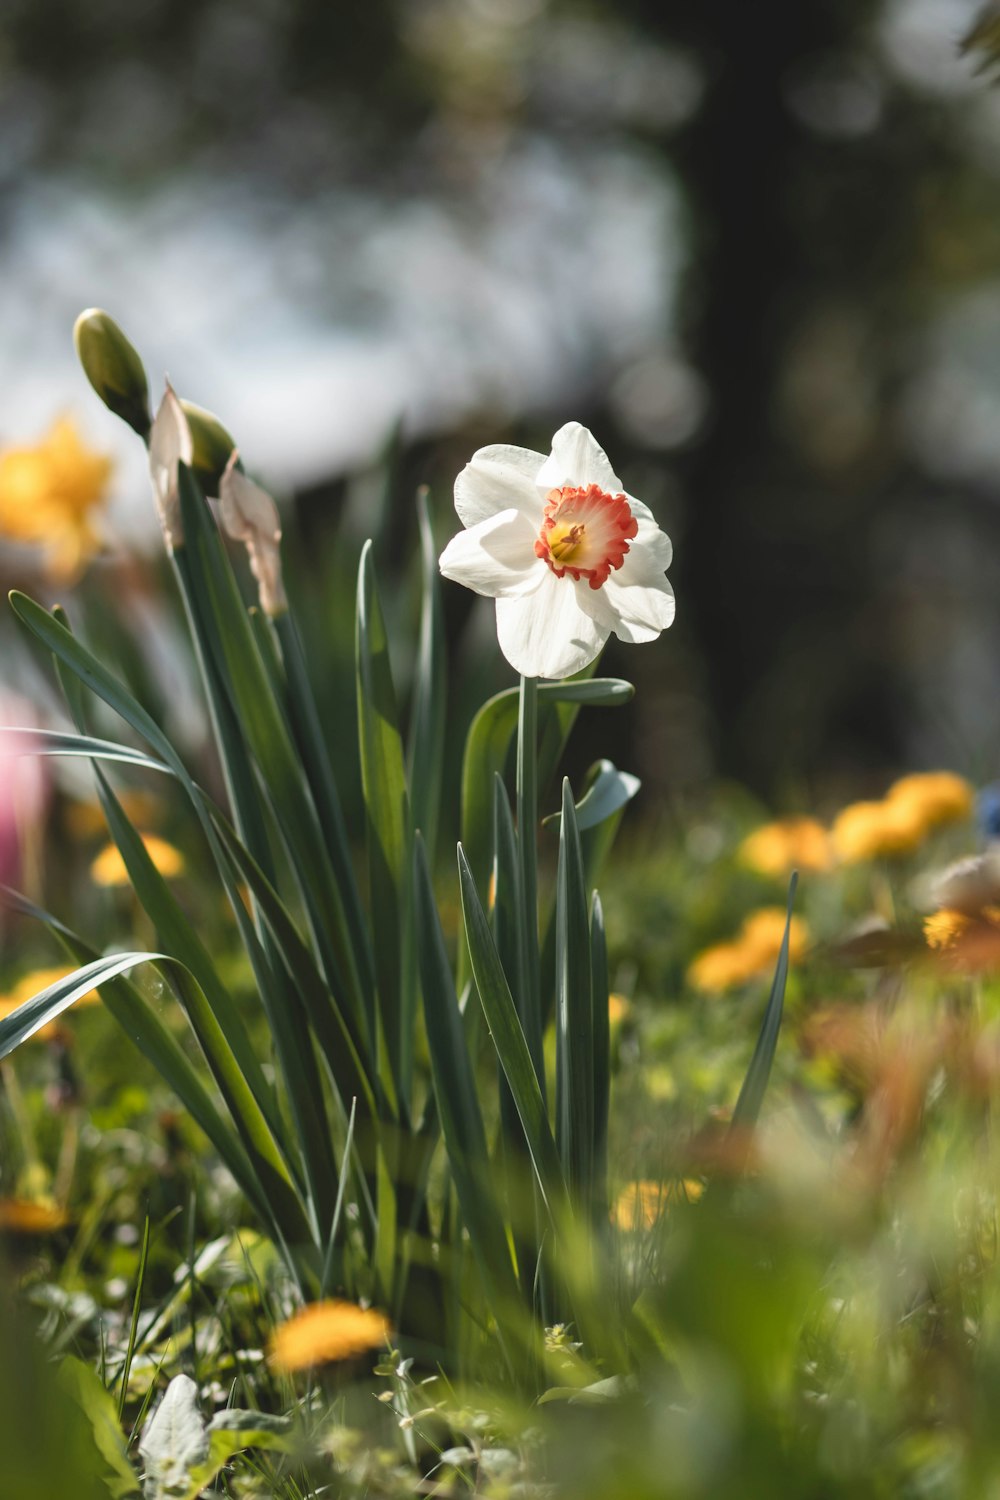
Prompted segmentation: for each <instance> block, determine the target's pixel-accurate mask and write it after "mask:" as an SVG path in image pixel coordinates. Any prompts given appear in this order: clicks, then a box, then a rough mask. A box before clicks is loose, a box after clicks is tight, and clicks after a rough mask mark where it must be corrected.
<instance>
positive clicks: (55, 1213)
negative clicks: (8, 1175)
mask: <svg viewBox="0 0 1000 1500" xmlns="http://www.w3.org/2000/svg"><path fill="white" fill-rule="evenodd" d="M68 1223H69V1214H68V1213H67V1212H66V1210H65V1209H63V1208H57V1207H56V1205H55V1204H54V1203H53V1202H51V1200H48V1199H35V1198H0V1231H2V1230H6V1231H7V1232H8V1233H9V1234H55V1233H56V1232H57V1231H58V1230H60V1229H65V1228H66V1225H67V1224H68Z"/></svg>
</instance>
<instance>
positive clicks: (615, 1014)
mask: <svg viewBox="0 0 1000 1500" xmlns="http://www.w3.org/2000/svg"><path fill="white" fill-rule="evenodd" d="M631 1013H632V1002H631V1000H628V999H626V997H625V996H624V995H614V994H612V995H609V996H608V1022H609V1024H610V1025H611V1026H620V1025H621V1023H622V1022H623V1021H624V1020H626V1018H627V1017H628V1016H630V1015H631Z"/></svg>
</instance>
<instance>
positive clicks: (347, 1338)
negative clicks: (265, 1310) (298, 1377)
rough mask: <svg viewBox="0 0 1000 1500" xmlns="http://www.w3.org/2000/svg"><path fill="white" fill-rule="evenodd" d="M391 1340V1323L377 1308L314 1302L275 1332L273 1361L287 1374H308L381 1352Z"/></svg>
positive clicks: (271, 1357) (272, 1347)
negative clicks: (320, 1367) (313, 1369)
mask: <svg viewBox="0 0 1000 1500" xmlns="http://www.w3.org/2000/svg"><path fill="white" fill-rule="evenodd" d="M388 1337H389V1323H388V1320H387V1319H386V1318H385V1316H384V1315H383V1314H382V1313H380V1312H376V1311H375V1309H374V1308H364V1307H358V1306H356V1304H355V1303H353V1302H338V1301H334V1300H330V1301H326V1302H314V1303H313V1304H312V1306H310V1307H304V1308H302V1310H301V1311H300V1312H297V1313H295V1314H293V1316H292V1317H290V1318H289V1319H288V1320H287V1322H285V1323H282V1324H280V1325H279V1326H278V1327H277V1328H276V1329H275V1330H274V1335H273V1337H272V1339H271V1348H270V1360H271V1363H272V1364H273V1365H274V1366H275V1368H276V1369H279V1370H283V1371H285V1372H286V1373H288V1372H290V1371H292V1370H307V1369H309V1368H310V1367H311V1366H312V1365H325V1364H330V1363H331V1362H332V1361H334V1360H338V1359H351V1358H352V1357H353V1356H354V1355H355V1354H363V1353H364V1351H365V1350H366V1349H378V1348H380V1347H382V1346H384V1345H385V1343H386V1341H387V1340H388Z"/></svg>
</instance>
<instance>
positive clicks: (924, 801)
mask: <svg viewBox="0 0 1000 1500" xmlns="http://www.w3.org/2000/svg"><path fill="white" fill-rule="evenodd" d="M887 801H889V802H891V803H895V804H898V805H901V806H907V807H909V808H910V809H911V811H912V812H913V813H914V814H915V815H916V816H918V817H919V818H921V819H922V820H923V824H924V828H925V829H931V828H937V827H939V826H940V825H941V824H942V823H958V822H960V821H961V820H962V819H963V818H968V817H969V816H970V815H971V813H972V809H973V805H974V802H975V792H974V791H973V789H972V787H971V786H970V785H969V783H968V782H967V781H966V780H965V778H964V777H963V776H956V775H955V773H954V772H953V771H922V772H919V773H917V774H915V775H913V776H903V777H902V778H901V779H900V780H899V781H896V782H894V783H893V785H892V786H891V787H890V788H889V791H888V793H887Z"/></svg>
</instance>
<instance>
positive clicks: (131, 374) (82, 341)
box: [73, 307, 150, 441]
mask: <svg viewBox="0 0 1000 1500" xmlns="http://www.w3.org/2000/svg"><path fill="white" fill-rule="evenodd" d="M73 343H74V344H75V345H76V352H77V356H78V358H79V360H80V363H81V365H82V366H83V373H84V374H85V375H86V377H87V379H88V380H89V381H90V383H91V385H92V386H93V387H94V390H95V391H96V392H97V394H98V395H99V396H100V398H101V400H102V401H103V402H104V404H105V406H106V407H107V408H108V410H109V411H113V412H114V414H115V416H116V417H121V419H122V421H123V422H127V423H128V425H129V426H130V427H131V428H132V429H133V430H134V431H135V432H137V433H138V434H139V436H140V437H141V438H142V439H143V441H145V440H146V439H147V438H148V436H149V427H150V417H149V388H148V386H147V384H146V372H145V370H144V369H143V367H142V360H141V359H140V358H139V356H138V354H137V353H136V351H135V349H133V347H132V345H131V344H130V343H129V341H128V339H127V338H126V337H125V335H124V333H122V331H121V329H120V328H119V327H118V324H117V323H116V322H115V320H114V318H112V317H110V316H109V314H108V313H106V312H103V311H102V310H101V309H100V308H99V307H88V308H87V309H86V311H85V312H82V313H81V314H80V316H79V317H78V318H77V320H76V323H75V324H74V326H73Z"/></svg>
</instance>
